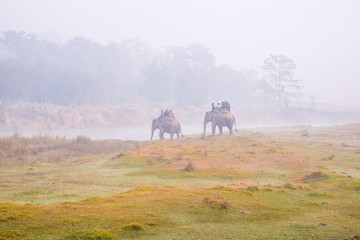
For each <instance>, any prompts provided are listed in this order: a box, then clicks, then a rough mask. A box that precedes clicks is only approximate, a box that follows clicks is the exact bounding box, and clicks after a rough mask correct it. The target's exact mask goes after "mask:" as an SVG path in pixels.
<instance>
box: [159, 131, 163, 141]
mask: <svg viewBox="0 0 360 240" xmlns="http://www.w3.org/2000/svg"><path fill="white" fill-rule="evenodd" d="M159 137H160V139H161V140H162V139H164V130H160V132H159Z"/></svg>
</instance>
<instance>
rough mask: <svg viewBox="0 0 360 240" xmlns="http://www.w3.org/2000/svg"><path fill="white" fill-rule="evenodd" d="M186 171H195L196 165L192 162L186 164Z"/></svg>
mask: <svg viewBox="0 0 360 240" xmlns="http://www.w3.org/2000/svg"><path fill="white" fill-rule="evenodd" d="M184 171H186V172H194V171H195V168H194V165H192V163H191V162H189V164H188V165H186V167H185V168H184Z"/></svg>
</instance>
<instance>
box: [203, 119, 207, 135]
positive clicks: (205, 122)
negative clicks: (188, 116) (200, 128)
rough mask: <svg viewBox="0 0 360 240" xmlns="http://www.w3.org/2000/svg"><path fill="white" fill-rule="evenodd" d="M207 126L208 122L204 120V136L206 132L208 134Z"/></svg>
mask: <svg viewBox="0 0 360 240" xmlns="http://www.w3.org/2000/svg"><path fill="white" fill-rule="evenodd" d="M206 124H207V121H206V119H204V135H205V132H206Z"/></svg>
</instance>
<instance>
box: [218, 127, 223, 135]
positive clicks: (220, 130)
mask: <svg viewBox="0 0 360 240" xmlns="http://www.w3.org/2000/svg"><path fill="white" fill-rule="evenodd" d="M218 127H219V132H220V135H222V134H223V132H222V126H218Z"/></svg>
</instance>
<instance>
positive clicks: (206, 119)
mask: <svg viewBox="0 0 360 240" xmlns="http://www.w3.org/2000/svg"><path fill="white" fill-rule="evenodd" d="M214 114H215V112H212V111H211V112H206V113H205V117H204V135H205V131H206V124H207V123H208V122H210V121H211V120H212V118H213V116H214Z"/></svg>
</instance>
